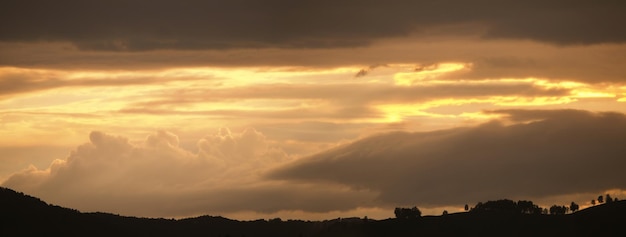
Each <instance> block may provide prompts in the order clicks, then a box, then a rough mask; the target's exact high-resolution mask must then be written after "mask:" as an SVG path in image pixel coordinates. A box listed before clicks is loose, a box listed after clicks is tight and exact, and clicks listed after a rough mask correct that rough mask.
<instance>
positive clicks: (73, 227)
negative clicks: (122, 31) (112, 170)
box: [0, 188, 626, 237]
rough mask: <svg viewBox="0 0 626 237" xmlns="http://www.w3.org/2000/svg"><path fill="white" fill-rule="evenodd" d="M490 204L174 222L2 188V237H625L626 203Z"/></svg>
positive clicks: (211, 218)
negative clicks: (373, 215)
mask: <svg viewBox="0 0 626 237" xmlns="http://www.w3.org/2000/svg"><path fill="white" fill-rule="evenodd" d="M488 203H490V202H487V203H485V204H488ZM491 203H505V202H499V201H491ZM485 204H481V205H483V206H479V205H477V207H478V208H479V209H476V208H475V209H476V210H472V211H469V212H462V213H451V214H446V215H442V216H423V217H422V216H420V215H412V216H411V215H407V216H410V217H411V218H395V219H385V220H369V219H361V218H342V219H333V220H326V221H302V220H288V221H283V220H280V219H272V220H256V221H237V220H230V219H227V218H223V217H214V216H200V217H194V218H186V219H179V220H174V219H163V218H137V217H126V216H119V215H114V214H109V213H100V212H96V213H82V212H79V211H76V210H73V209H68V208H63V207H59V206H55V205H49V204H47V203H45V202H43V201H41V200H40V199H38V198H35V197H31V196H28V195H25V194H22V193H18V192H15V191H13V190H11V189H7V188H0V236H215V237H226V236H230V237H243V236H245V237H253V236H267V237H269V236H273V237H277V236H278V237H280V236H294V237H298V236H302V237H305V236H329V237H332V236H342V237H350V236H392V237H393V236H499V237H502V236H626V228H624V224H626V201H614V202H611V203H604V204H601V205H596V206H593V207H590V208H587V209H583V210H580V211H577V212H573V213H571V214H565V215H547V214H545V212H544V213H535V212H526V211H524V209H522V212H517V211H501V210H493V209H490V208H483V207H485ZM407 210H408V209H407ZM401 216H402V215H401Z"/></svg>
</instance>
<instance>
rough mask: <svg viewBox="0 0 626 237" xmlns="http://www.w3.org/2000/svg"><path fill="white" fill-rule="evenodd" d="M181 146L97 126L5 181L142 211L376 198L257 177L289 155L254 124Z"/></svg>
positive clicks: (161, 136)
mask: <svg viewBox="0 0 626 237" xmlns="http://www.w3.org/2000/svg"><path fill="white" fill-rule="evenodd" d="M178 145H179V138H178V137H177V136H176V135H174V134H172V133H170V132H166V131H159V132H156V133H154V134H151V135H149V136H147V137H146V139H145V140H144V141H142V142H131V141H129V140H128V139H127V138H125V137H122V136H114V135H110V134H106V133H103V132H98V131H94V132H92V133H91V134H90V135H89V142H88V143H86V144H83V145H81V146H78V147H77V148H76V149H75V150H73V151H72V152H71V154H70V155H69V156H68V157H67V158H66V159H58V160H55V161H54V162H53V163H52V164H51V165H50V166H49V167H48V168H47V169H44V170H41V169H37V168H36V167H34V166H31V167H29V168H28V169H25V170H23V171H21V172H18V173H15V174H13V175H12V176H10V177H9V178H8V179H7V180H6V181H5V182H4V183H3V184H2V185H3V186H6V187H9V188H13V189H16V190H19V191H23V192H26V193H29V194H31V195H35V196H38V197H40V198H42V199H44V200H46V201H48V202H51V203H55V204H58V205H64V206H68V207H72V208H77V209H80V210H87V211H109V212H115V213H121V214H127V215H140V216H189V215H200V214H224V213H229V212H238V211H256V212H276V211H280V210H304V211H308V212H324V211H330V210H348V209H354V208H356V207H357V206H358V205H361V204H362V203H364V202H366V201H367V200H368V199H372V197H373V194H372V193H371V192H367V191H353V190H350V189H349V188H347V187H345V186H342V185H323V186H322V185H310V184H291V185H285V184H284V182H276V181H263V180H261V179H260V178H259V176H260V173H261V172H263V171H264V170H265V169H267V168H270V167H274V166H275V165H278V164H281V163H283V162H284V161H286V160H289V159H290V158H289V156H288V155H287V154H286V153H285V152H284V151H283V150H282V149H280V148H278V147H274V146H271V145H270V144H269V141H268V139H267V138H266V137H265V136H264V135H263V134H261V133H260V132H258V131H256V130H255V129H247V130H244V131H243V132H240V133H234V132H231V131H229V130H228V129H221V130H220V131H219V132H218V133H216V134H212V135H208V136H206V137H204V138H202V139H200V140H199V141H198V152H197V153H193V152H189V151H187V150H184V149H181V148H180V147H179V146H178Z"/></svg>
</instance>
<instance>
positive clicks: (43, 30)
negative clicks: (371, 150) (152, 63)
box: [0, 0, 626, 51]
mask: <svg viewBox="0 0 626 237" xmlns="http://www.w3.org/2000/svg"><path fill="white" fill-rule="evenodd" d="M623 7H624V4H623V3H622V2H619V1H603V2H589V1H569V2H567V4H566V5H563V4H560V3H559V4H556V3H545V2H543V1H541V2H540V1H524V2H518V1H498V2H493V1H487V0H483V1H472V2H467V1H444V2H431V3H428V4H424V3H422V2H416V1H407V0H394V1H359V2H350V1H349V2H342V3H337V2H335V1H299V2H298V3H289V2H285V1H282V0H272V1H263V2H262V3H261V2H257V1H249V0H245V1H232V2H223V1H184V2H175V3H174V2H171V1H163V0H159V1H133V2H117V1H112V2H89V3H86V2H82V1H75V0H64V1H56V2H55V3H49V2H47V1H36V4H34V3H33V2H24V1H8V2H6V3H5V5H4V7H3V8H2V9H1V10H0V16H2V17H1V18H0V40H2V41H37V40H48V41H69V42H73V43H74V44H75V45H76V46H78V47H79V48H81V49H86V50H107V51H141V50H154V49H199V48H200V49H225V48H241V47H245V48H263V47H286V48H332V47H354V46H364V45H368V44H370V43H371V42H372V41H374V40H377V39H381V38H387V37H398V36H405V35H407V34H409V33H414V32H418V33H420V32H421V33H423V34H428V33H432V32H433V31H434V32H440V31H443V32H445V28H446V27H449V26H450V25H478V26H479V27H477V29H475V30H474V31H477V32H479V33H481V32H484V33H482V36H483V37H485V38H515V39H533V40H538V41H544V42H551V43H555V44H577V43H583V44H591V43H605V42H624V40H626V34H625V33H624V32H623V31H622V30H621V28H620V27H621V25H620V24H619V23H620V22H623V21H624V16H623V14H621V13H622V12H621V11H620V10H621V9H623ZM321 16H322V17H321ZM372 16H375V17H372ZM26 19H27V20H26ZM433 28H434V29H436V30H433ZM440 28H443V30H441V29H440ZM466 31H467V30H466ZM458 32H459V31H458V29H457V30H455V31H453V32H447V33H448V34H459V33H458ZM461 33H463V32H462V31H461Z"/></svg>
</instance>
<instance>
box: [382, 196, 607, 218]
mask: <svg viewBox="0 0 626 237" xmlns="http://www.w3.org/2000/svg"><path fill="white" fill-rule="evenodd" d="M596 200H597V203H599V204H602V203H612V202H616V201H619V199H618V198H617V197H615V198H613V197H611V195H609V194H606V195H605V196H603V195H600V196H598V198H597V199H593V200H591V204H592V205H596ZM579 209H580V205H578V203H576V202H571V203H570V205H569V206H566V205H552V206H551V207H549V208H542V207H540V206H539V205H537V204H535V203H533V202H532V201H528V200H519V201H517V202H515V201H513V200H509V199H501V200H496V201H487V202H484V203H483V202H479V203H477V204H476V205H475V206H474V207H473V208H470V207H469V205H467V204H465V211H468V212H471V213H484V212H497V213H511V214H534V215H548V214H550V215H565V214H567V213H570V212H576V211H578V210H579ZM394 214H395V216H396V218H397V219H416V218H419V217H421V214H422V212H421V211H420V210H419V208H417V207H412V208H402V207H397V208H395V210H394ZM447 214H448V211H447V210H444V211H443V215H447Z"/></svg>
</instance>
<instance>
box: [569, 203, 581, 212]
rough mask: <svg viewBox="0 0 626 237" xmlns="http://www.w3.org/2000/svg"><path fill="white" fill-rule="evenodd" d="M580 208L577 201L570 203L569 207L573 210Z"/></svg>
mask: <svg viewBox="0 0 626 237" xmlns="http://www.w3.org/2000/svg"><path fill="white" fill-rule="evenodd" d="M578 208H580V206H578V204H576V203H575V202H572V203H571V204H570V205H569V209H570V210H571V211H572V212H575V211H578Z"/></svg>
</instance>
